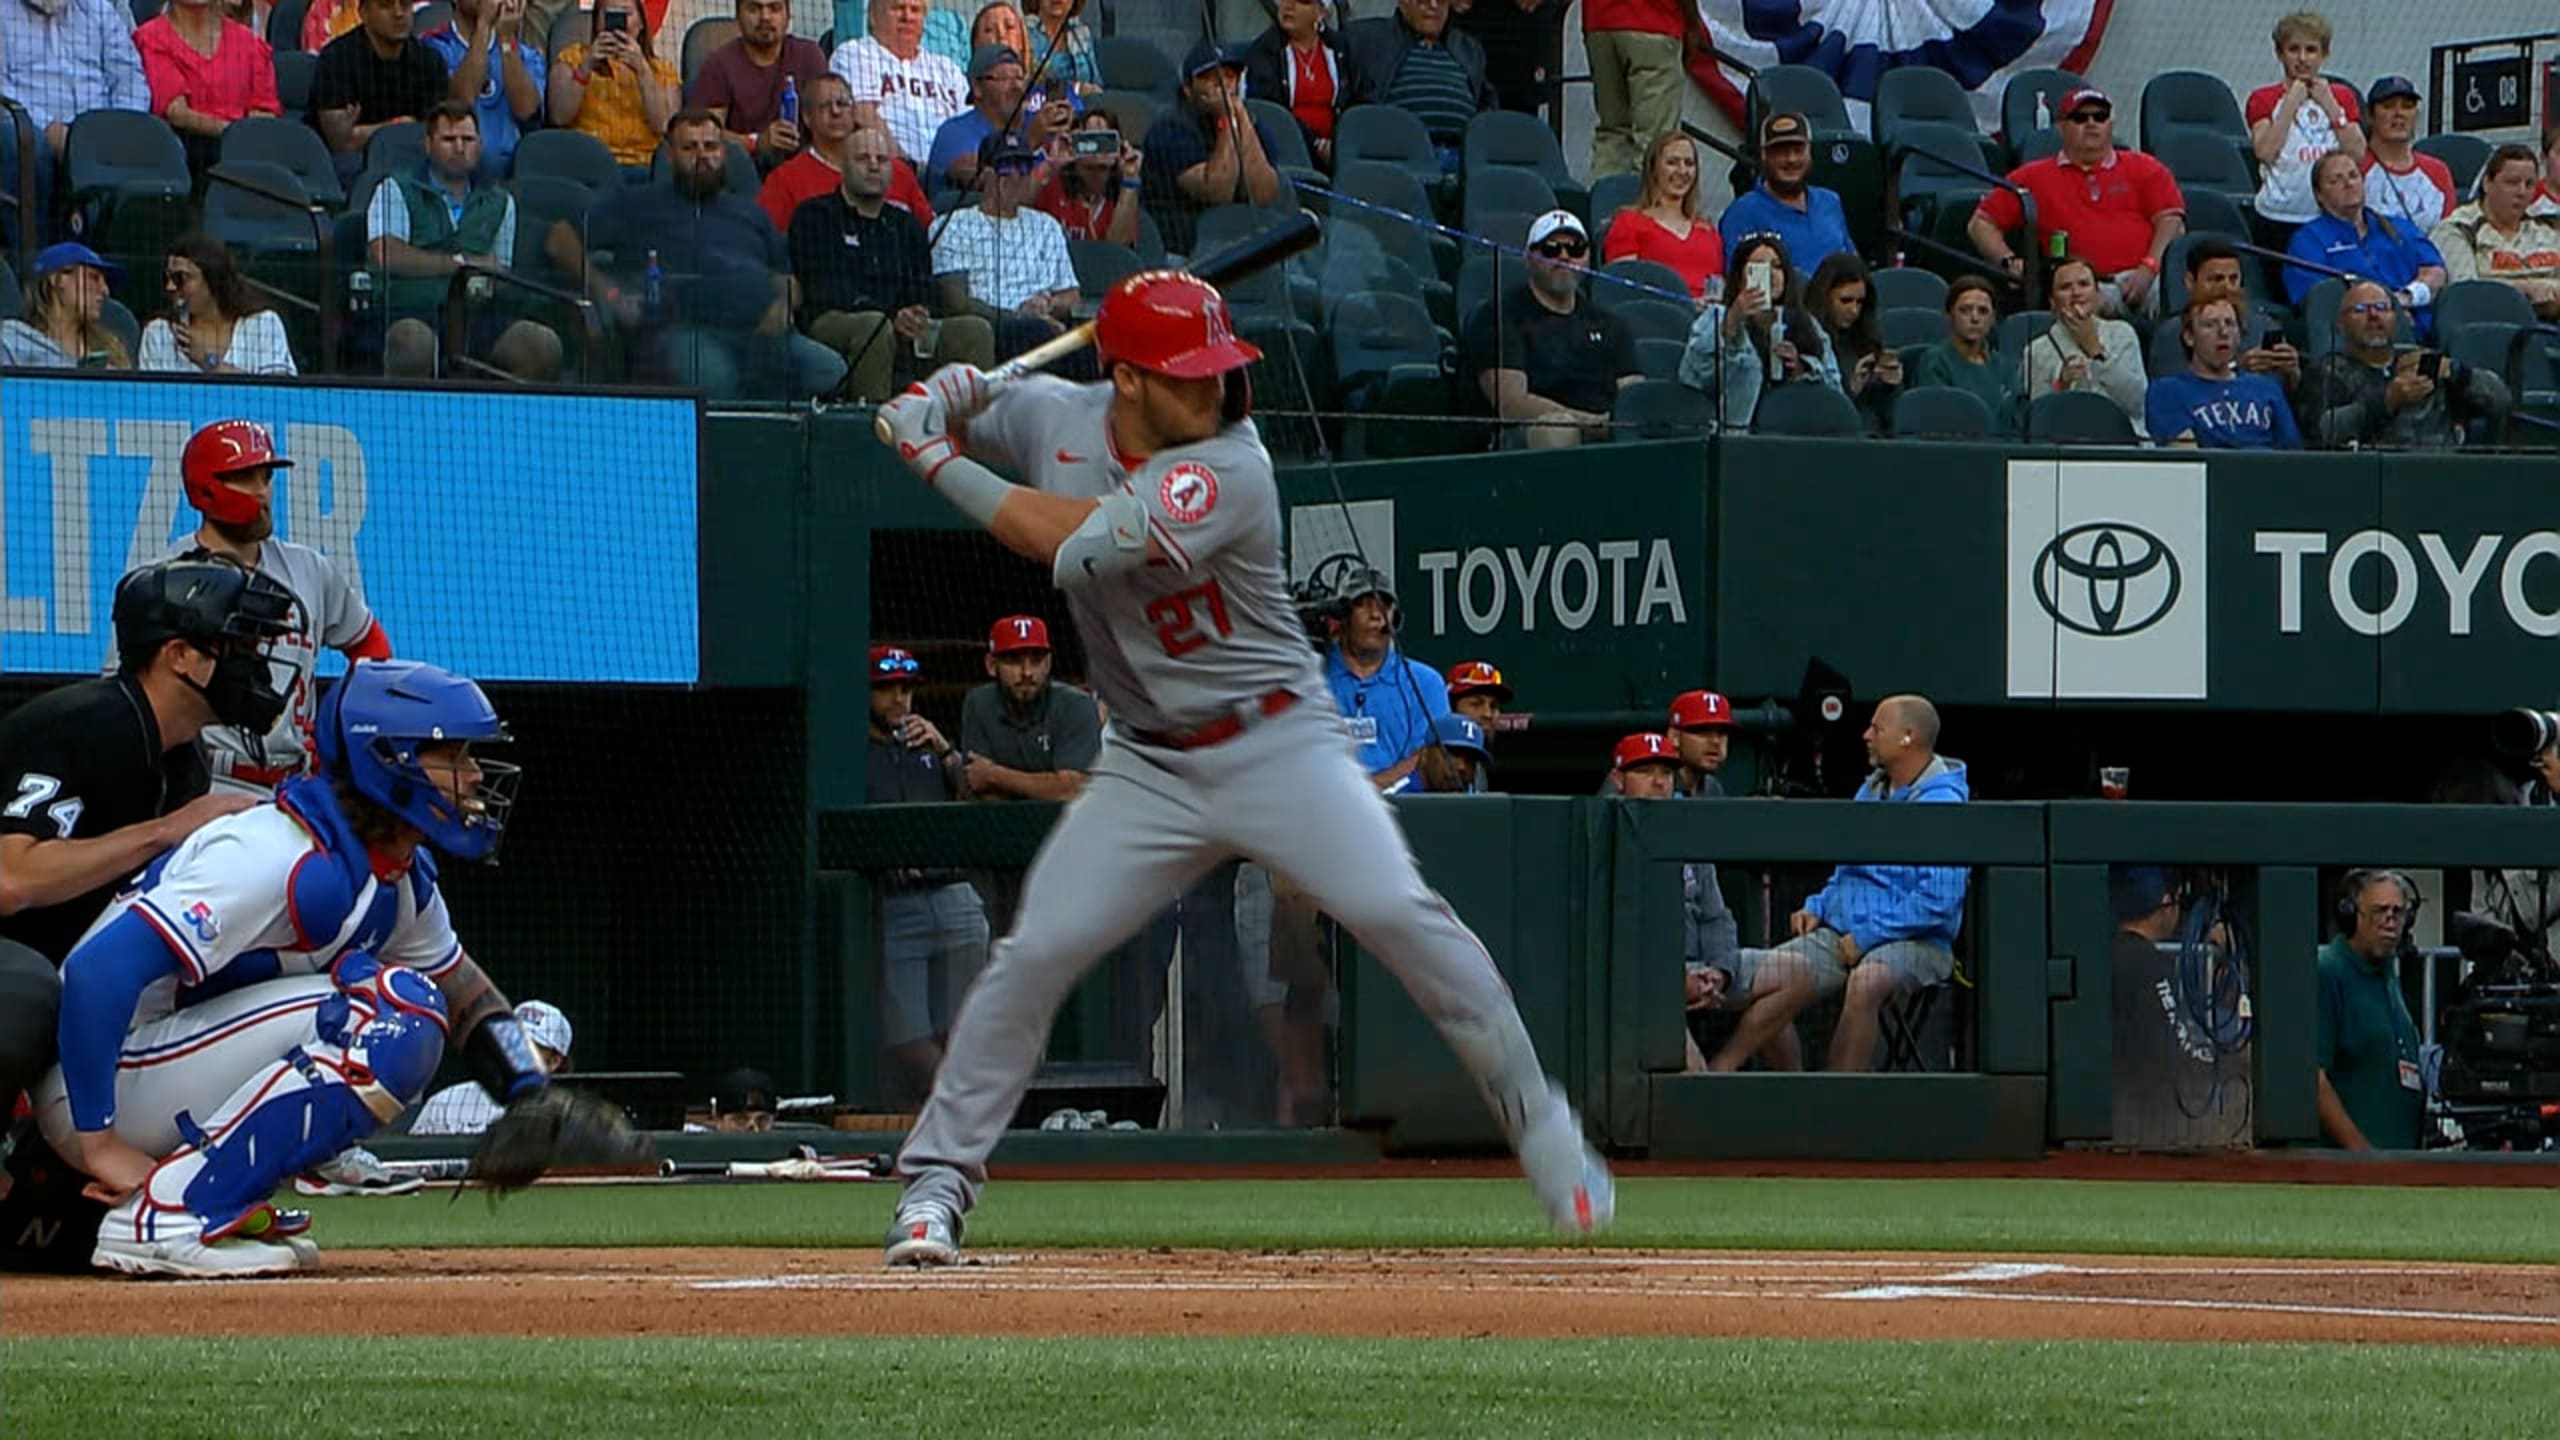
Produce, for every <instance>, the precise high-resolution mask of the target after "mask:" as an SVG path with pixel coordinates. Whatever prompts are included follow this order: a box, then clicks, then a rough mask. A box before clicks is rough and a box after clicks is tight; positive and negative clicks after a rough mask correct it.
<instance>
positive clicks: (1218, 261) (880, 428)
mask: <svg viewBox="0 0 2560 1440" xmlns="http://www.w3.org/2000/svg"><path fill="white" fill-rule="evenodd" d="M1323 235H1324V227H1323V226H1321V225H1318V224H1317V223H1316V217H1314V216H1313V215H1310V214H1308V213H1306V212H1305V211H1303V210H1301V211H1299V212H1298V213H1296V214H1294V215H1291V216H1290V217H1289V218H1288V219H1286V220H1283V221H1282V222H1280V223H1279V224H1277V225H1274V226H1272V227H1271V228H1270V229H1268V230H1256V231H1255V232H1253V233H1252V234H1250V235H1247V236H1245V237H1244V238H1243V239H1241V240H1238V241H1236V242H1235V243H1234V244H1232V245H1228V246H1226V247H1225V248H1223V249H1219V250H1213V251H1211V252H1210V253H1208V254H1206V255H1203V256H1201V257H1200V259H1199V261H1198V262H1197V263H1195V264H1194V265H1192V266H1191V267H1190V269H1189V271H1188V272H1186V273H1188V274H1191V275H1196V276H1198V277H1199V278H1200V279H1203V280H1206V281H1208V282H1209V283H1210V284H1212V285H1215V286H1218V287H1219V288H1220V289H1224V288H1225V287H1226V286H1227V285H1229V284H1230V283H1232V282H1234V281H1237V280H1241V279H1243V278H1244V277H1246V276H1247V275H1253V274H1257V273H1259V272H1261V271H1264V270H1268V269H1270V268H1271V267H1272V266H1274V265H1277V264H1279V263H1280V262H1281V261H1283V260H1286V259H1288V258H1289V257H1290V256H1292V255H1295V254H1297V253H1298V252H1300V251H1302V250H1305V249H1307V248H1308V247H1310V246H1312V245H1314V244H1315V243H1316V241H1317V240H1319V239H1321V238H1323ZM1092 343H1093V322H1092V321H1090V320H1087V321H1085V322H1084V323H1083V324H1081V325H1078V326H1076V327H1075V328H1073V329H1071V330H1068V331H1066V332H1065V333H1064V334H1060V335H1055V336H1052V337H1050V338H1049V339H1046V340H1043V341H1041V342H1040V343H1039V344H1037V345H1034V346H1032V347H1031V348H1030V349H1028V350H1025V351H1023V352H1022V353H1021V354H1019V355H1016V356H1014V357H1013V358H1012V359H1010V360H1007V361H1006V362H1004V363H1003V364H1001V365H999V366H997V367H996V368H994V369H993V370H990V371H988V372H987V378H988V381H989V388H990V389H1001V388H1002V387H1003V386H1004V385H1006V384H1007V383H1009V382H1011V381H1015V380H1019V379H1021V378H1022V377H1023V376H1025V375H1028V374H1030V373H1031V372H1032V371H1034V370H1042V369H1046V368H1047V367H1049V366H1051V365H1054V364H1056V363H1058V362H1059V361H1060V360H1063V359H1065V358H1066V357H1068V356H1070V355H1073V354H1074V353H1076V352H1077V351H1079V350H1081V349H1083V348H1084V347H1086V346H1087V345H1090V344H1092ZM871 431H872V433H873V434H874V435H877V436H878V437H879V438H880V443H881V444H883V445H886V444H888V443H889V422H888V420H887V419H886V418H885V417H874V418H873V420H872V422H871Z"/></svg>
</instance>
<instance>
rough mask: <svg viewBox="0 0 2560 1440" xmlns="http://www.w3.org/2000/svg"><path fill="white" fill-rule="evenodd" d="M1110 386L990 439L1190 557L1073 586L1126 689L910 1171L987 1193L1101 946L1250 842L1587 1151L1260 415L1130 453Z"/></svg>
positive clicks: (1545, 1133)
mask: <svg viewBox="0 0 2560 1440" xmlns="http://www.w3.org/2000/svg"><path fill="white" fill-rule="evenodd" d="M1110 400H1111V387H1110V386H1109V385H1108V384H1107V383H1105V384H1090V385H1077V384H1073V383H1070V382H1068V381H1065V380H1061V379H1058V378H1056V377H1054V376H1044V375H1034V376H1029V377H1026V378H1024V379H1022V380H1020V381H1018V382H1016V383H1014V384H1013V385H1011V386H1009V387H1007V388H1006V389H1005V391H1004V392H1003V393H1002V394H1001V395H999V396H998V397H997V399H996V400H995V401H994V402H993V404H991V405H990V406H989V407H988V408H987V409H986V410H985V411H984V412H983V413H981V414H980V415H978V416H977V417H976V418H974V419H972V420H970V421H969V422H968V424H967V431H966V433H967V442H968V445H967V448H968V453H969V454H970V455H971V456H972V457H973V458H976V459H978V460H981V461H984V462H987V463H990V464H993V465H996V466H999V467H1002V468H1005V469H1008V470H1010V471H1012V472H1013V473H1014V474H1016V475H1019V476H1021V477H1022V479H1023V482H1024V483H1025V484H1027V485H1029V486H1031V487H1033V488H1035V489H1039V490H1045V491H1048V492H1050V493H1053V494H1059V495H1071V496H1091V497H1100V496H1103V495H1106V494H1109V493H1112V492H1113V491H1118V490H1125V491H1129V492H1132V493H1134V494H1135V495H1136V496H1137V497H1138V498H1139V499H1140V500H1141V501H1142V502H1143V503H1144V505H1145V507H1146V511H1147V517H1148V531H1149V534H1150V535H1151V536H1152V537H1153V538H1154V540H1155V542H1156V544H1157V545H1158V546H1159V547H1160V548H1161V549H1162V551H1163V552H1164V554H1165V555H1166V556H1167V557H1169V559H1168V561H1167V562H1164V563H1152V562H1151V563H1150V564H1149V565H1148V566H1147V567H1146V568H1145V569H1143V570H1139V571H1136V572H1134V573H1129V574H1124V575H1118V576H1111V575H1102V576H1091V577H1087V578H1083V579H1076V578H1073V577H1070V580H1069V581H1068V582H1067V583H1066V584H1065V586H1064V588H1065V591H1066V596H1067V603H1068V608H1069V609H1070V610H1071V611H1072V613H1073V615H1074V618H1075V625H1076V630H1077V633H1078V634H1079V635H1080V636H1082V637H1083V640H1084V643H1085V651H1086V654H1087V655H1088V656H1089V657H1090V659H1091V663H1092V680H1093V685H1094V689H1095V690H1096V691H1097V692H1098V693H1099V694H1100V695H1101V696H1102V698H1103V699H1104V700H1105V701H1107V702H1109V704H1110V707H1111V727H1112V731H1113V734H1112V736H1111V743H1110V744H1108V745H1106V746H1105V747H1104V748H1103V751H1102V756H1101V759H1100V760H1099V761H1097V762H1096V764H1095V765H1094V768H1093V772H1092V779H1091V781H1090V782H1089V783H1088V784H1087V785H1086V786H1085V788H1084V791H1083V793H1082V794H1081V795H1079V796H1078V797H1077V798H1076V799H1075V800H1074V801H1073V802H1072V803H1070V804H1069V805H1068V806H1067V808H1066V813H1065V814H1064V815H1062V816H1061V817H1060V818H1059V820H1058V823H1057V825H1056V827H1055V828H1053V829H1052V830H1051V831H1050V832H1049V836H1048V838H1047V840H1046V841H1045V842H1043V843H1042V845H1041V847H1040V853H1039V854H1038V855H1037V856H1036V857H1035V858H1034V859H1033V860H1032V862H1031V869H1030V872H1029V874H1028V875H1027V876H1026V877H1025V879H1024V882H1023V893H1022V905H1021V909H1020V910H1019V911H1018V912H1017V916H1016V919H1015V922H1014V927H1013V931H1012V933H1010V934H1008V935H1007V936H1005V937H1004V938H1003V939H1002V940H1000V941H998V942H996V945H995V947H994V953H993V956H992V958H991V959H990V961H989V962H988V965H987V968H986V969H985V970H984V971H983V972H981V973H980V975H979V977H978V981H977V983H976V985H974V986H973V987H972V988H971V989H970V991H969V994H968V998H967V999H966V1000H965V1001H964V1002H963V1004H962V1006H961V1009H960V1017H959V1020H958V1022H957V1023H956V1024H955V1025H954V1026H953V1028H952V1032H951V1042H950V1046H949V1049H948V1051H947V1053H946V1056H945V1058H944V1060H943V1062H942V1068H941V1070H940V1072H939V1073H938V1074H937V1076H936V1077H935V1081H934V1087H933V1096H932V1098H931V1099H930V1100H928V1101H927V1102H926V1104H925V1108H924V1112H923V1114H922V1115H920V1116H919V1117H918V1118H917V1122H916V1128H915V1131H914V1133H913V1134H912V1135H910V1136H909V1137H908V1140H907V1145H906V1149H905V1150H904V1151H903V1152H902V1153H901V1154H900V1155H899V1158H898V1169H899V1171H900V1173H901V1174H903V1175H905V1176H907V1177H909V1181H910V1184H909V1190H908V1197H909V1199H908V1203H914V1202H916V1201H918V1200H924V1199H930V1200H934V1201H938V1202H941V1203H943V1204H946V1205H949V1206H950V1207H952V1209H953V1210H954V1212H955V1213H956V1212H961V1211H966V1210H967V1209H968V1208H969V1206H970V1205H971V1204H973V1203H974V1202H975V1201H976V1198H977V1193H978V1190H979V1187H981V1186H982V1185H984V1184H985V1182H986V1158H987V1154H988V1152H989V1151H991V1150H993V1149H994V1148H995V1143H996V1140H997V1138H998V1137H999V1136H1000V1135H1001V1134H1002V1132H1003V1130H1004V1126H1005V1124H1006V1122H1007V1121H1008V1120H1009V1119H1010V1118H1011V1117H1012V1115H1013V1113H1014V1109H1015V1107H1016V1105H1017V1104H1018V1103H1019V1102H1020V1100H1021V1097H1022V1092H1023V1089H1024V1087H1025V1085H1027V1084H1028V1083H1029V1080H1030V1076H1031V1071H1032V1068H1033V1066H1034V1065H1035V1064H1036V1063H1037V1062H1038V1060H1039V1058H1040V1053H1041V1048H1042V1045H1043V1044H1044V1042H1045V1040H1046V1038H1047V1035H1048V1030H1049V1025H1050V1021H1051V1019H1052V1017H1053V1016H1054V1015H1055V1013H1056V1011H1057V1007H1058V1005H1059V1003H1060V1002H1061V1001H1062V1000H1063V999H1064V998H1065V996H1066V994H1067V992H1068V990H1070V989H1071V988H1073V986H1074V985H1075V982H1076V980H1077V978H1078V977H1079V976H1081V975H1083V973H1084V972H1085V970H1086V968H1087V967H1089V966H1090V965H1092V964H1093V962H1094V961H1095V960H1096V959H1098V958H1099V957H1101V956H1102V955H1104V954H1105V953H1107V952H1109V951H1110V950H1111V949H1112V948H1113V947H1115V946H1117V945H1119V944H1120V943H1121V942H1122V941H1124V940H1126V939H1127V938H1128V937H1129V936H1130V935H1132V934H1134V933H1135V932H1136V931H1137V930H1138V929H1139V927H1140V926H1142V925H1144V924H1145V923H1146V921H1147V920H1148V918H1149V917H1151V916H1152V915H1154V914H1155V913H1156V912H1157V911H1158V910H1160V909H1161V908H1163V906H1164V904H1165V902H1166V901H1167V900H1169V899H1170V898H1172V897H1174V896H1176V895H1180V894H1181V893H1183V892H1184V891H1185V890H1187V889H1189V888H1190V886H1191V884H1192V882H1194V881H1195V880H1197V879H1199V878H1200V876H1201V875H1202V874H1203V873H1205V872H1206V871H1208V870H1209V869H1210V868H1211V867H1213V866H1215V865H1217V864H1218V863H1220V862H1221V861H1224V860H1226V859H1228V858H1229V857H1231V856H1235V855H1243V856H1245V857H1247V858H1249V859H1252V860H1255V861H1258V862H1260V863H1261V864H1263V865H1264V866H1267V867H1268V868H1269V869H1270V870H1271V871H1272V873H1273V874H1275V875H1278V876H1280V877H1282V878H1284V879H1286V880H1288V881H1289V882H1291V883H1292V884H1294V885H1296V886H1297V887H1299V888H1300V889H1302V890H1304V891H1306V892H1308V893H1309V894H1310V895H1311V896H1313V897H1314V899H1315V900H1316V902H1317V903H1318V904H1319V905H1320V906H1321V907H1322V908H1323V909H1324V910H1325V912H1326V913H1328V914H1330V915H1332V916H1333V917H1334V918H1335V919H1336V920H1338V921H1340V922H1341V923H1342V924H1343V925H1344V926H1345V927H1346V928H1348V929H1349V930H1350V931H1351V932H1352V933H1353V934H1354V935H1355V936H1357V937H1358V938H1359V939H1360V941H1361V943H1362V944H1363V945H1364V946H1366V947H1367V948H1368V949H1369V951H1370V952H1371V953H1373V954H1375V955H1376V956H1377V957H1378V958H1379V959H1380V960H1381V961H1383V962H1385V964H1386V965H1387V966H1388V967H1389V968H1390V969H1392V970H1393V971H1394V972H1395V974H1396V976H1397V978H1399V979H1400V980H1402V981H1403V982H1404V984H1405V986H1406V988H1407V989H1409V990H1410V991H1412V993H1413V995H1414V998H1415V999H1416V1000H1417V1001H1418V1002H1419V1003H1420V1004H1421V1006H1422V1009H1423V1012H1424V1013H1425V1014H1427V1015H1429V1016H1430V1017H1431V1018H1432V1020H1433V1022H1434V1023H1435V1024H1437V1025H1438V1026H1439V1027H1440V1030H1441V1033H1442V1034H1443V1035H1444V1036H1446V1037H1447V1038H1448V1040H1449V1043H1450V1045H1451V1046H1452V1047H1453V1048H1455V1049H1456V1051H1457V1052H1458V1055H1459V1057H1460V1058H1461V1059H1462V1060H1464V1061H1465V1062H1466V1064H1467V1068H1468V1069H1469V1070H1470V1071H1472V1072H1473V1073H1474V1074H1475V1076H1476V1078H1477V1081H1478V1083H1479V1084H1481V1085H1482V1086H1483V1087H1484V1089H1485V1092H1486V1098H1487V1100H1488V1101H1489V1102H1490V1103H1491V1104H1492V1106H1493V1108H1494V1111H1495V1113H1496V1114H1497V1115H1498V1116H1500V1117H1501V1120H1502V1124H1503V1128H1504V1131H1505V1133H1506V1134H1507V1135H1509V1137H1510V1138H1511V1141H1512V1144H1513V1146H1514V1148H1516V1149H1519V1150H1520V1151H1521V1152H1522V1157H1523V1160H1524V1162H1525V1163H1527V1164H1528V1165H1529V1167H1530V1170H1531V1174H1532V1177H1533V1179H1534V1178H1535V1177H1536V1176H1537V1175H1538V1174H1539V1173H1540V1172H1541V1169H1542V1168H1543V1169H1545V1170H1546V1171H1547V1172H1548V1173H1569V1172H1572V1171H1573V1170H1574V1169H1575V1168H1576V1167H1577V1166H1578V1165H1579V1163H1580V1156H1581V1154H1582V1134H1581V1126H1580V1122H1579V1121H1577V1120H1576V1119H1575V1118H1574V1115H1573V1112H1572V1110H1571V1108H1570V1107H1569V1106H1568V1105H1567V1104H1566V1103H1565V1101H1564V1099H1563V1097H1562V1095H1561V1094H1560V1093H1559V1092H1557V1091H1556V1090H1555V1088H1554V1087H1553V1086H1551V1085H1550V1084H1549V1083H1548V1082H1547V1080H1546V1077H1545V1075H1544V1074H1543V1073H1542V1072H1541V1071H1540V1070H1539V1068H1538V1059H1537V1055H1536V1053H1535V1051H1534V1050H1533V1048H1532V1047H1531V1045H1530V1042H1529V1036H1528V1032H1527V1030H1526V1029H1524V1028H1523V1027H1522V1025H1521V1023H1520V1016H1519V1012H1518V1011H1517V1010H1516V1009H1514V1008H1513V1006H1512V1003H1511V994H1510V990H1509V989H1508V987H1506V986H1505V985H1504V984H1503V981H1502V977H1501V975H1500V974H1499V973H1498V972H1497V971H1496V970H1495V968H1494V965H1493V961H1492V958H1491V957H1490V956H1488V955H1487V954H1486V953H1485V950H1484V946H1483V944H1482V943H1481V942H1480V941H1478V940H1477V939H1476V937H1475V935H1474V934H1473V933H1471V932H1470V931H1469V930H1468V929H1467V928H1466V926H1465V925H1463V924H1462V923H1460V922H1459V920H1458V918H1457V916H1456V915H1455V914H1453V913H1451V911H1450V909H1449V907H1448V904H1447V903H1446V902H1445V901H1443V900H1442V899H1441V898H1440V897H1439V896H1438V895H1436V894H1434V893H1432V892H1431V890H1430V889H1429V888H1427V887H1426V886H1424V885H1423V883H1422V879H1421V876H1420V874H1419V873H1418V872H1417V871H1416V870H1415V868H1414V863H1413V856H1412V854H1411V852H1410V851H1408V850H1407V849H1406V848H1405V842H1404V835H1403V832H1402V831H1400V830H1399V829H1398V828H1397V827H1396V823H1395V817H1394V815H1393V813H1392V812H1391V811H1390V810H1389V809H1388V806H1387V802H1386V801H1385V799H1383V798H1382V797H1381V796H1380V795H1379V794H1378V791H1377V789H1376V787H1374V786H1372V785H1371V784H1370V783H1369V778H1368V777H1367V776H1366V775H1364V774H1362V773H1361V771H1360V767H1359V765H1358V763H1357V761H1356V760H1355V759H1354V756H1353V751H1352V746H1351V740H1350V737H1349V734H1348V733H1347V732H1346V731H1345V729H1344V727H1343V723H1342V720H1341V718H1340V717H1339V716H1338V715H1336V714H1335V713H1334V709H1333V705H1332V703H1331V700H1330V698H1329V696H1328V694H1327V691H1326V688H1325V683H1324V678H1323V676H1322V675H1321V674H1320V673H1319V672H1318V671H1317V669H1316V664H1315V654H1314V652H1313V650H1312V649H1311V648H1310V647H1309V645H1308V643H1307V639H1306V632H1305V629H1304V627H1303V626H1301V625H1300V623H1299V621H1298V617H1297V614H1296V612H1295V610H1293V609H1292V608H1291V606H1290V603H1289V592H1288V582H1287V577H1286V576H1285V575H1284V574H1283V572H1282V570H1281V557H1280V503H1279V491H1278V487H1277V486H1276V485H1275V484H1274V483H1273V480H1272V475H1271V457H1270V455H1269V453H1268V452H1267V451H1265V450H1264V449H1263V447H1262V440H1261V437H1260V436H1259V435H1258V434H1257V433H1256V432H1255V430H1254V427H1253V425H1252V423H1251V422H1250V421H1246V422H1240V423H1237V424H1234V425H1230V426H1228V427H1226V429H1225V430H1223V431H1221V432H1220V433H1219V434H1217V435H1215V436H1213V437H1211V438H1210V439H1208V440H1205V441H1202V442H1201V443H1199V444H1196V445H1184V446H1178V447H1176V448H1174V449H1171V450H1167V451H1164V452H1162V453H1160V454H1158V455H1156V456H1154V457H1152V458H1150V459H1148V460H1146V461H1145V462H1143V463H1139V464H1135V465H1131V464H1127V463H1125V462H1123V461H1122V460H1121V459H1120V458H1119V457H1117V456H1116V455H1115V453H1114V451H1113V447H1112V444H1111V439H1110V436H1109V433H1108V431H1107V428H1106V421H1105V415H1106V412H1107V410H1108V408H1109V405H1110Z"/></svg>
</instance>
